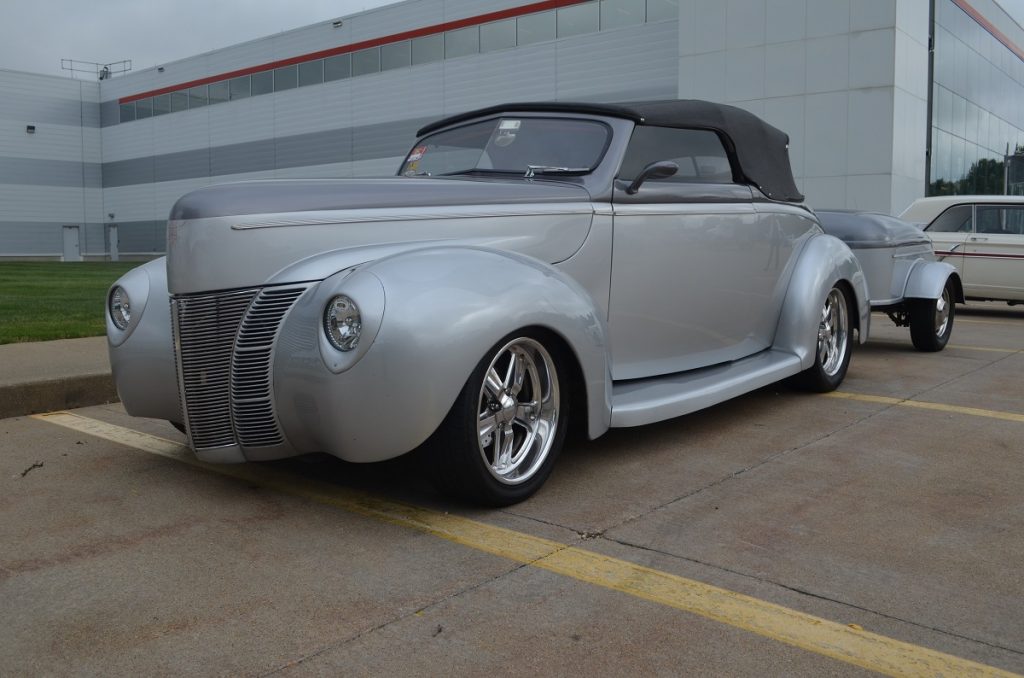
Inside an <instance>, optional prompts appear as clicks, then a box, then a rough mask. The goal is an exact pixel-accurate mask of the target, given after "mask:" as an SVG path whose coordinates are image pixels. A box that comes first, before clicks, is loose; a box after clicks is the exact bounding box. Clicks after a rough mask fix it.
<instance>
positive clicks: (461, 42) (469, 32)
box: [444, 26, 480, 59]
mask: <svg viewBox="0 0 1024 678" xmlns="http://www.w3.org/2000/svg"><path fill="white" fill-rule="evenodd" d="M479 52H480V28H479V26H470V27H469V28H460V29H458V30H454V31H446V32H445V34H444V58H445V59H455V58H458V57H462V56H469V55H470V54H478V53H479Z"/></svg>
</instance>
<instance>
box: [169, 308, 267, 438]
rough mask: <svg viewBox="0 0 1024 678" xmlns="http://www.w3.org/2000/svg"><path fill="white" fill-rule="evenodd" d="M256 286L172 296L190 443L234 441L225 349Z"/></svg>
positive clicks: (228, 350)
mask: <svg viewBox="0 0 1024 678" xmlns="http://www.w3.org/2000/svg"><path fill="white" fill-rule="evenodd" d="M256 293H257V290H241V291H238V292H228V293H222V294H211V295H202V296H188V297H178V298H176V299H175V300H174V308H175V313H174V319H175V321H176V322H175V330H176V332H177V344H178V346H177V348H178V360H179V361H180V363H179V370H180V379H181V395H182V399H183V400H184V408H183V409H184V411H185V414H186V418H187V423H188V431H189V436H190V437H191V439H192V445H193V446H194V447H196V448H197V449H201V448H210V447H227V446H230V445H235V444H236V440H235V433H234V430H233V428H232V426H231V404H230V389H229V386H230V381H231V354H232V352H233V350H232V349H233V347H234V344H235V336H236V335H237V333H238V326H239V324H241V322H242V317H243V316H244V315H245V311H246V309H247V308H249V304H250V303H251V302H252V300H253V298H254V297H255V296H256Z"/></svg>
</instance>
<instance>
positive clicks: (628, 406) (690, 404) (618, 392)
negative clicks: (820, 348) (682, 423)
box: [611, 349, 800, 428]
mask: <svg viewBox="0 0 1024 678" xmlns="http://www.w3.org/2000/svg"><path fill="white" fill-rule="evenodd" d="M799 372H800V359H799V358H798V357H797V356H795V355H794V354H792V353H788V352H786V351H779V350H775V349H768V350H767V351H762V352H761V353H757V354H755V355H752V356H750V357H749V358H743V359H742V360H737V361H735V362H731V363H726V364H724V365H715V366H713V367H705V368H702V369H699V370H693V371H690V372H680V373H678V374H668V375H665V376H663V377H650V378H648V379H631V380H629V381H624V382H619V383H616V384H612V422H611V425H612V427H613V428H619V427H625V426H642V425H643V424H650V423H653V422H656V421H662V420H663V419H671V418H672V417H678V416H680V415H683V414H689V413H690V412H696V411H697V410H702V409H704V408H705V407H710V406H712V405H717V404H718V403H720V402H723V401H726V400H729V399H730V398H735V397H736V396H738V395H743V394H744V393H749V392H750V391H753V390H755V389H759V388H761V387H762V386H767V385H768V384H772V383H775V382H776V381H779V380H781V379H785V378H786V377H790V376H792V375H794V374H797V373H799Z"/></svg>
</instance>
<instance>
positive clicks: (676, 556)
mask: <svg viewBox="0 0 1024 678" xmlns="http://www.w3.org/2000/svg"><path fill="white" fill-rule="evenodd" d="M604 539H605V540H606V541H609V542H612V543H614V544H618V545H619V546H624V547H626V548H629V549H637V550H639V551H644V552H647V553H653V554H656V555H659V556H664V557H666V558H672V559H674V560H682V561H685V562H688V563H693V564H695V565H700V566H702V567H707V568H711V569H713V570H717V571H719V572H726V573H728V574H732V575H736V576H738V577H743V578H744V579H749V580H752V581H755V582H758V583H761V584H768V585H769V586H775V587H778V588H781V589H784V590H786V591H792V592H793V593H797V594H799V595H802V596H807V597H809V598H814V599H816V600H821V601H824V602H827V603H832V604H835V605H842V606H843V607H848V608H850V609H852V610H857V611H859V612H866V613H868V614H872V615H876V616H878V617H881V618H882V619H888V620H890V621H894V622H898V623H900V624H907V625H908V626H912V627H914V628H919V629H923V630H926V631H931V632H934V633H939V634H942V635H944V636H948V637H950V638H957V639H960V640H966V641H968V642H971V643H977V644H978V645H984V646H985V647H990V648H993V649H996V650H1001V651H1003V652H1009V653H1011V654H1014V655H1017V656H1024V650H1019V649H1016V648H1012V647H1006V646H1005V645H1000V644H998V643H993V642H991V641H988V640H982V639H980V638H973V637H971V636H966V635H963V634H962V633H957V632H955V631H950V630H949V629H944V628H941V627H939V626H932V625H930V624H922V623H921V622H916V621H913V620H910V619H904V618H903V617H899V616H896V615H893V614H889V613H887V612H881V611H879V610H874V609H871V608H870V607H864V606H863V605H857V604H856V603H852V602H850V601H847V600H840V599H839V598H833V597H831V596H826V595H823V594H820V593H815V592H814V591H811V590H809V589H805V588H801V587H799V586H791V585H789V584H784V583H782V582H779V581H775V580H774V579H769V578H767V577H759V576H757V575H755V574H750V573H749V572H744V571H742V570H736V569H733V568H730V567H725V566H723V565H718V564H716V563H711V562H707V561H705V560H701V559H699V558H692V557H690V556H683V555H679V554H678V553H671V552H669V551H664V550H662V549H656V548H652V547H650V546H645V545H644V544H637V543H633V542H630V541H627V540H625V539H615V538H609V537H604Z"/></svg>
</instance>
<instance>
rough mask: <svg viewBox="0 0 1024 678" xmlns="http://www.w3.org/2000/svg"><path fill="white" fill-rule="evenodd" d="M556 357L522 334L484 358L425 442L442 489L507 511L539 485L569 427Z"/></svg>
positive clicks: (546, 345) (550, 347)
mask: <svg viewBox="0 0 1024 678" xmlns="http://www.w3.org/2000/svg"><path fill="white" fill-rule="evenodd" d="M561 358H562V356H561V355H560V353H559V351H558V350H557V347H556V346H555V345H554V344H553V343H552V342H551V341H550V340H547V341H546V340H545V338H544V337H542V336H541V335H539V334H534V333H526V332H517V333H514V334H511V335H509V336H508V337H506V338H505V339H503V340H502V341H501V342H499V343H498V344H497V345H495V347H494V348H493V349H492V350H491V351H490V352H489V353H488V354H487V355H486V356H484V358H483V359H482V360H481V361H480V363H479V364H478V365H477V367H476V369H475V370H474V371H473V373H472V374H471V375H470V377H469V379H468V380H467V381H466V385H465V386H463V388H462V391H461V392H460V393H459V397H458V398H457V399H456V401H455V404H454V405H452V409H451V411H449V413H448V416H447V417H446V418H445V420H444V422H442V424H441V426H440V427H439V428H438V430H437V431H436V432H435V433H434V435H433V436H432V438H431V440H430V442H429V443H428V454H429V459H428V462H427V463H429V464H431V465H432V469H433V472H434V477H435V482H436V484H437V485H438V486H439V488H440V489H441V490H442V491H445V492H447V493H449V494H453V495H455V496H458V497H460V498H463V499H467V500H470V501H473V502H475V503H482V504H488V505H491V506H507V505H509V504H514V503H516V502H520V501H522V500H524V499H526V498H527V497H529V496H530V495H532V494H533V493H534V492H536V491H537V490H538V489H539V488H540V486H541V485H543V484H544V481H545V480H547V477H548V476H549V475H550V473H551V469H552V467H553V466H554V463H555V459H556V458H557V456H558V453H559V452H560V451H561V447H562V443H563V441H564V439H565V432H566V428H567V423H568V406H569V400H568V394H567V393H566V390H567V389H566V388H564V386H565V385H563V384H562V383H561V379H560V376H561V367H560V363H561Z"/></svg>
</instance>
